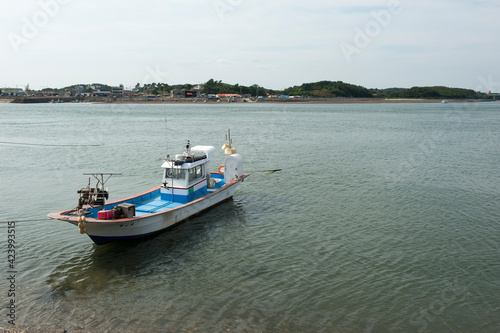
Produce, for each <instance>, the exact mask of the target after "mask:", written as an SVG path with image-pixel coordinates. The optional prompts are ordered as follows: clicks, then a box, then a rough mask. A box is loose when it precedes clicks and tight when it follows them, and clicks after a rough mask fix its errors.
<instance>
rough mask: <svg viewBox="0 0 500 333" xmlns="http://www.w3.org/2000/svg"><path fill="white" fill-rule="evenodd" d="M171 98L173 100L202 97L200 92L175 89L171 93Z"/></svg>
mask: <svg viewBox="0 0 500 333" xmlns="http://www.w3.org/2000/svg"><path fill="white" fill-rule="evenodd" d="M170 97H173V98H193V97H200V92H199V91H198V90H186V89H173V90H172V91H171V92H170Z"/></svg>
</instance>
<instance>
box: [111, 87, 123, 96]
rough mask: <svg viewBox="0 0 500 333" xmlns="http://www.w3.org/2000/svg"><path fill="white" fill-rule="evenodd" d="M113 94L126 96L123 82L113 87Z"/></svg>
mask: <svg viewBox="0 0 500 333" xmlns="http://www.w3.org/2000/svg"><path fill="white" fill-rule="evenodd" d="M111 95H112V96H116V97H123V96H124V88H123V84H120V85H119V86H118V87H111Z"/></svg>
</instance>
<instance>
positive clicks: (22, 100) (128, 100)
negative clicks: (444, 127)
mask: <svg viewBox="0 0 500 333" xmlns="http://www.w3.org/2000/svg"><path fill="white" fill-rule="evenodd" d="M56 98H57V97H56ZM56 98H52V97H17V98H12V97H10V98H0V103H15V104H35V103H37V104H38V103H43V104H48V103H51V101H53V100H55V99H56ZM57 100H60V101H61V102H60V103H78V104H85V103H88V104H232V103H236V104H242V103H243V104H398V103H407V104H410V103H413V104H417V103H442V99H411V98H407V99H391V98H387V99H386V98H325V99H321V98H314V99H313V98H311V99H306V98H304V99H302V98H297V99H259V100H257V101H255V100H251V99H239V100H229V99H227V98H221V99H207V98H200V97H197V98H154V99H152V98H134V97H120V98H117V97H115V98H85V99H82V100H79V99H77V98H76V97H60V98H58V99H57ZM447 101H448V103H479V102H495V101H496V100H489V99H449V100H447ZM60 103H55V104H60Z"/></svg>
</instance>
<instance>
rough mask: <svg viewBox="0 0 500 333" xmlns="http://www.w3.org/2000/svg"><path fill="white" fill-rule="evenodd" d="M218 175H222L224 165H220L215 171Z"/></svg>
mask: <svg viewBox="0 0 500 333" xmlns="http://www.w3.org/2000/svg"><path fill="white" fill-rule="evenodd" d="M217 172H218V173H221V174H224V164H221V165H220V166H219V168H218V169H217Z"/></svg>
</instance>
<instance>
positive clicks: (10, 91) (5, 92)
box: [0, 88, 26, 96]
mask: <svg viewBox="0 0 500 333" xmlns="http://www.w3.org/2000/svg"><path fill="white" fill-rule="evenodd" d="M0 90H1V91H2V93H1V95H2V96H24V95H26V94H25V93H24V90H22V89H21V88H0Z"/></svg>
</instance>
